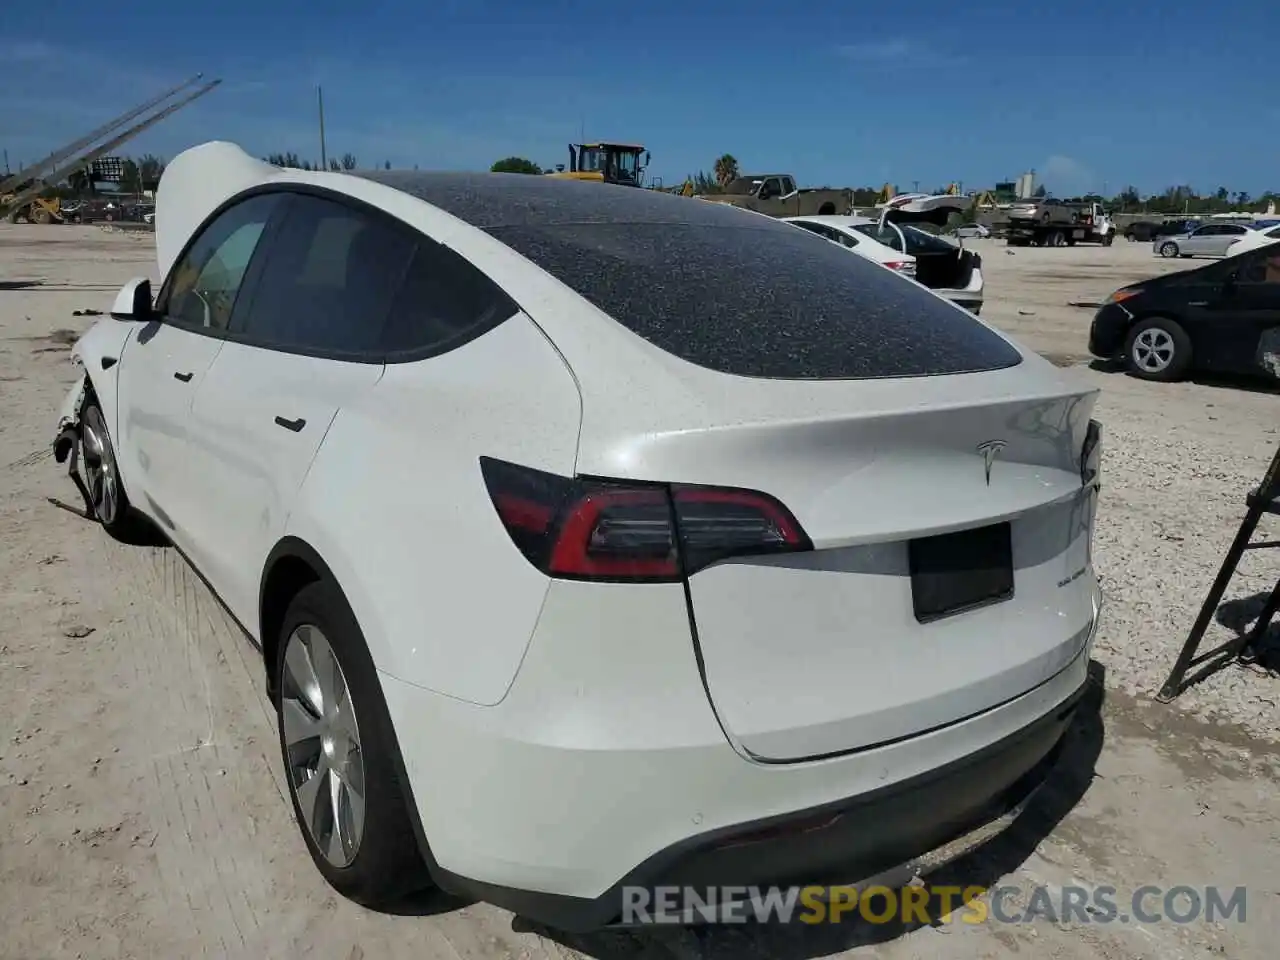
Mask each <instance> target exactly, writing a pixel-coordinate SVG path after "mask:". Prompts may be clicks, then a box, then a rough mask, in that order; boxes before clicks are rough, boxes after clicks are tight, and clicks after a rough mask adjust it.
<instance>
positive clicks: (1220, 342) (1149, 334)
mask: <svg viewBox="0 0 1280 960" xmlns="http://www.w3.org/2000/svg"><path fill="white" fill-rule="evenodd" d="M1089 352H1090V353H1092V354H1093V355H1094V356H1095V357H1100V358H1102V359H1105V360H1118V359H1123V360H1124V362H1125V364H1126V366H1128V368H1129V369H1130V370H1131V371H1132V372H1133V373H1134V374H1135V375H1137V376H1139V377H1143V378H1144V379H1147V380H1178V379H1181V378H1182V377H1184V376H1186V375H1187V374H1188V373H1189V372H1191V371H1193V370H1203V371H1206V372H1217V373H1239V374H1253V375H1266V376H1271V377H1278V376H1280V243H1273V244H1269V245H1268V246H1265V247H1258V248H1257V249H1254V250H1250V251H1248V252H1246V253H1241V254H1237V255H1236V256H1234V257H1228V258H1226V259H1225V260H1219V261H1216V262H1214V263H1209V264H1206V265H1205V266H1203V267H1198V268H1196V269H1194V270H1185V271H1182V272H1180V273H1171V274H1166V275H1165V276H1162V277H1156V278H1154V279H1152V280H1143V281H1141V282H1140V283H1135V284H1131V285H1129V286H1127V287H1121V288H1120V289H1119V290H1117V291H1116V292H1115V293H1113V294H1111V296H1110V297H1108V298H1107V299H1106V302H1105V303H1103V305H1102V308H1101V309H1100V310H1099V311H1098V313H1097V315H1096V316H1094V318H1093V325H1092V326H1091V327H1090V328H1089Z"/></svg>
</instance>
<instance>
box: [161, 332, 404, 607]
mask: <svg viewBox="0 0 1280 960" xmlns="http://www.w3.org/2000/svg"><path fill="white" fill-rule="evenodd" d="M382 371H383V367H382V365H381V364H372V363H343V362H340V361H336V360H322V359H319V358H317V357H306V356H299V355H296V354H288V353H281V352H279V351H274V350H264V349H261V348H259V347H252V346H247V345H245V344H240V343H235V342H227V343H226V345H225V346H224V347H223V348H222V350H221V352H220V353H219V354H218V357H217V359H216V360H215V361H214V363H213V365H212V367H211V368H210V370H209V371H208V373H207V374H206V375H205V377H204V378H203V379H202V382H201V384H200V387H199V388H198V390H197V391H196V393H195V397H194V404H193V405H192V406H191V408H190V409H189V411H188V413H187V415H186V423H185V425H184V427H185V428H184V429H183V430H182V433H183V435H185V436H186V437H187V441H186V443H185V444H184V445H183V448H182V453H183V457H182V460H181V464H180V467H179V470H178V473H179V475H180V476H181V478H182V487H183V492H184V495H183V496H182V498H181V500H180V501H179V502H178V503H176V504H175V505H174V507H173V508H172V510H170V511H169V512H170V515H171V517H172V519H173V521H174V524H175V525H176V526H177V528H178V530H179V531H180V533H179V536H180V538H181V540H182V546H183V547H184V549H186V551H187V552H188V554H189V555H190V556H191V558H192V559H193V560H194V561H195V563H196V565H197V566H198V567H200V568H201V570H203V571H205V573H206V575H207V576H208V577H209V579H210V580H212V581H213V582H214V583H217V584H218V585H219V594H220V595H221V596H222V599H223V601H224V602H225V603H226V604H227V606H228V607H229V608H230V609H231V612H232V613H233V614H234V615H235V616H236V618H237V619H238V620H240V622H242V623H253V622H255V621H256V620H257V617H258V601H259V589H260V587H261V584H262V570H263V567H264V565H265V564H266V561H267V556H268V554H270V552H271V549H272V548H273V547H274V546H275V545H276V542H277V541H278V540H279V539H280V538H281V537H282V536H284V531H285V524H286V522H287V520H288V517H289V513H290V510H291V509H292V506H293V503H294V501H295V499H296V497H297V494H298V490H299V489H300V488H301V486H302V482H303V480H304V479H305V477H306V475H307V471H308V470H309V469H310V467H311V461H312V460H313V459H314V457H315V455H316V451H317V450H319V449H320V444H321V442H322V441H323V439H324V437H325V433H326V432H327V431H328V430H329V425H330V424H331V423H332V422H333V418H334V417H335V416H337V413H338V410H339V409H341V408H342V407H344V406H346V405H348V404H350V403H352V402H355V401H358V400H359V398H360V397H361V396H362V395H363V394H364V393H365V392H367V391H368V390H370V389H371V388H372V387H373V386H374V385H375V384H376V383H377V382H378V380H379V379H380V378H381V376H382ZM276 417H280V418H282V419H284V420H289V421H297V420H302V421H304V424H303V426H302V428H301V429H300V430H298V431H296V432H295V431H293V430H290V429H288V428H286V427H284V426H282V425H280V424H278V423H277V422H276V419H275V418H276ZM370 466H371V464H368V463H353V464H352V467H353V468H355V469H357V470H359V472H360V473H361V474H362V475H363V474H364V473H365V472H366V471H367V470H368V469H369V468H370ZM339 503H341V502H339ZM350 506H352V507H355V508H356V509H359V508H360V503H359V501H356V502H355V503H351V504H350ZM166 509H169V508H167V507H166ZM179 509H181V510H182V512H181V513H178V512H177V511H178V510H179ZM335 509H341V507H340V506H339V505H338V504H335ZM246 561H248V562H246Z"/></svg>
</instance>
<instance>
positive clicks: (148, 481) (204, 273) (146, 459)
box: [116, 196, 279, 545]
mask: <svg viewBox="0 0 1280 960" xmlns="http://www.w3.org/2000/svg"><path fill="white" fill-rule="evenodd" d="M278 208H279V203H278V198H275V197H266V196H259V197H254V198H251V199H249V200H246V201H244V202H241V203H239V204H236V205H235V206H232V207H229V208H228V209H227V210H225V211H224V212H223V213H221V214H219V215H218V216H217V217H216V218H215V219H214V220H213V221H212V222H210V223H209V224H208V225H207V226H206V227H205V228H204V229H203V230H202V231H200V232H199V233H198V234H197V235H196V237H195V238H194V240H193V241H192V243H191V244H190V245H189V246H188V248H187V249H186V250H185V251H184V252H183V254H182V256H181V257H179V258H178V260H177V262H176V264H175V265H174V268H173V270H172V271H171V272H170V274H169V276H168V278H167V279H166V281H165V283H164V285H163V286H162V287H161V290H160V294H159V296H158V297H157V298H156V312H157V314H158V316H159V320H158V321H156V322H153V323H149V324H147V325H145V326H143V327H140V328H139V329H138V330H137V331H136V332H135V333H134V335H133V340H132V342H131V343H130V344H129V347H128V349H127V350H125V351H124V353H123V354H122V357H121V363H120V379H119V384H120V385H119V391H118V395H117V404H118V406H117V415H118V425H117V428H116V429H117V433H118V434H119V436H118V437H116V448H117V456H118V457H119V458H120V460H121V469H122V471H123V473H124V476H125V478H126V481H127V482H128V483H129V485H130V491H129V492H130V493H131V494H132V495H133V496H134V498H135V499H137V500H138V501H139V506H140V507H141V508H142V509H144V510H146V511H147V512H148V513H150V514H151V515H153V516H154V517H155V518H156V519H157V520H158V521H159V522H160V524H161V525H162V526H163V527H165V528H166V530H167V532H168V533H169V534H170V535H171V536H173V537H175V538H176V539H177V540H178V541H179V542H181V543H183V544H184V545H185V544H186V543H187V541H188V539H189V535H190V530H189V529H188V527H187V523H188V521H190V520H192V519H193V518H194V516H195V515H196V514H197V513H198V512H199V509H198V507H199V505H198V504H196V503H194V502H193V501H192V500H191V499H190V490H189V488H188V487H187V486H186V484H185V482H184V479H183V474H184V467H185V464H186V462H187V457H188V455H189V451H188V440H189V423H188V414H189V412H190V409H191V403H192V400H193V398H194V397H195V394H196V391H197V390H198V389H199V388H200V386H201V385H202V384H203V383H204V378H205V376H206V374H207V373H208V371H209V368H210V366H211V365H212V364H213V361H214V358H215V357H216V356H217V355H218V353H219V352H220V351H221V349H222V346H223V343H224V339H223V338H224V337H225V335H226V333H227V329H228V327H229V326H230V323H231V317H232V311H233V310H234V309H235V305H236V302H237V298H238V295H239V292H240V288H241V285H242V282H243V280H244V278H245V275H246V271H247V270H248V268H249V264H250V261H251V259H252V257H253V255H254V251H255V250H256V248H257V245H258V242H259V239H260V238H261V237H262V235H263V232H264V230H265V229H266V228H267V224H268V221H269V220H270V218H271V217H272V215H273V214H274V213H275V212H276V211H277V210H278Z"/></svg>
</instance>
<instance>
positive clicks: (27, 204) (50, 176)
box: [0, 74, 222, 223]
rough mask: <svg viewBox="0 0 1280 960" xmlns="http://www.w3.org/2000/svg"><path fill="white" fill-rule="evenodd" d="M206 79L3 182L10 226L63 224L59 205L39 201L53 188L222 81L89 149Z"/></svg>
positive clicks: (2, 204) (0, 200) (0, 190)
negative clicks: (24, 221) (20, 222)
mask: <svg viewBox="0 0 1280 960" xmlns="http://www.w3.org/2000/svg"><path fill="white" fill-rule="evenodd" d="M202 77H203V74H196V76H194V77H192V78H191V79H190V80H188V81H187V82H186V83H183V84H179V85H178V86H176V87H174V88H173V89H171V90H167V91H165V92H164V93H163V94H161V95H160V96H158V97H153V98H152V99H151V100H148V101H147V102H146V103H143V104H142V105H141V106H138V107H135V108H133V109H132V110H130V111H128V112H126V113H123V114H121V115H120V116H118V117H116V118H115V119H114V120H112V121H111V122H110V123H106V124H104V125H103V126H101V127H99V128H98V129H96V130H94V131H93V132H92V133H90V134H88V135H87V136H84V137H81V138H80V139H79V140H76V141H75V142H74V143H71V144H68V145H67V146H65V147H62V148H61V149H59V150H56V151H54V152H53V153H51V154H49V156H48V157H46V158H45V159H44V160H41V161H40V162H38V163H35V164H32V165H31V166H29V167H27V168H25V169H23V170H20V171H19V172H18V173H16V174H14V175H13V176H12V177H8V178H6V179H5V180H4V181H3V182H0V208H4V209H6V210H7V218H8V219H9V220H10V222H12V221H14V220H17V219H19V218H22V217H24V216H25V217H26V219H29V220H35V221H39V222H46V223H47V222H50V221H53V220H60V219H61V215H60V214H59V211H58V208H57V205H56V204H53V203H50V202H43V201H40V200H39V199H38V197H39V194H40V193H42V192H43V191H44V190H46V189H48V188H49V187H50V186H52V185H55V184H58V183H61V182H62V181H63V180H66V179H67V178H68V177H70V176H71V175H72V174H74V173H77V172H79V171H80V170H83V169H85V168H86V167H88V166H90V165H91V164H92V163H93V162H94V161H95V160H97V159H99V158H100V157H103V156H105V155H106V154H108V153H110V152H111V151H112V150H115V149H116V148H118V147H119V146H121V145H122V144H124V143H126V142H128V141H129V140H132V139H133V138H134V137H136V136H137V135H138V134H140V133H141V132H142V131H144V130H146V129H147V128H148V127H151V126H153V125H155V124H157V123H159V122H160V121H161V120H163V119H164V118H165V117H168V116H171V115H172V114H174V113H176V112H178V111H179V110H181V109H182V108H183V107H185V106H187V105H189V104H190V103H192V102H193V101H195V100H198V99H199V98H200V97H203V96H204V95H205V94H206V93H208V92H209V91H211V90H213V89H214V88H215V87H217V86H218V84H220V83H222V81H221V80H210V81H208V82H206V83H204V84H203V85H201V86H199V87H197V88H196V89H195V90H194V91H192V92H191V93H189V94H187V95H186V96H185V97H183V98H182V99H180V100H177V101H175V102H173V103H170V104H169V105H168V106H167V107H165V108H164V109H163V110H161V111H159V112H158V113H153V114H151V116H149V117H147V118H146V119H145V120H143V121H142V122H140V123H136V124H134V125H133V126H132V127H129V128H128V129H126V130H125V131H124V132H123V133H119V134H117V135H116V136H114V137H112V138H111V139H110V140H108V141H107V142H106V143H103V144H100V145H99V146H97V147H94V148H93V149H90V150H88V151H87V152H86V148H87V147H90V146H91V145H92V144H93V143H95V142H96V141H97V140H99V139H101V138H102V137H103V136H105V135H106V134H108V133H111V132H113V131H115V130H118V129H119V128H120V127H121V126H123V125H124V124H126V123H128V122H129V121H130V120H134V119H136V118H137V117H139V116H141V115H142V114H144V113H146V112H147V111H149V110H153V109H154V108H155V107H157V106H159V105H160V104H162V103H164V102H165V101H166V100H168V99H170V98H171V97H172V96H173V95H174V94H176V93H180V92H182V91H183V90H186V89H188V88H190V87H191V86H192V85H193V84H194V83H196V82H198V81H199V80H200V79H201V78H202ZM50 168H52V169H50ZM23 184H26V186H25V187H24V186H23ZM15 187H16V188H18V189H17V192H15V193H12V194H7V195H6V191H8V190H10V189H13V188H15ZM32 201H35V202H32ZM37 207H38V209H37Z"/></svg>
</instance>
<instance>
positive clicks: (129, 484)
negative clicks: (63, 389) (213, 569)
mask: <svg viewBox="0 0 1280 960" xmlns="http://www.w3.org/2000/svg"><path fill="white" fill-rule="evenodd" d="M131 326H132V328H133V334H134V335H133V336H132V337H131V338H130V340H129V343H128V345H127V346H126V349H125V352H124V355H123V356H122V357H121V361H120V368H121V371H122V375H121V376H120V378H119V386H118V389H117V393H116V416H117V421H118V426H117V428H116V431H115V433H114V434H113V437H114V438H115V443H116V448H117V454H116V460H117V462H118V464H119V467H120V473H121V475H122V476H123V477H124V482H125V488H126V489H127V490H129V491H131V494H130V495H131V497H132V499H133V501H134V505H135V506H137V507H138V508H139V509H140V510H142V511H143V512H145V513H147V514H148V515H149V516H151V517H152V518H153V519H155V520H157V521H158V522H159V523H160V526H161V527H162V528H164V529H165V531H166V532H168V533H170V534H171V535H173V536H175V537H176V538H177V539H179V540H181V541H183V542H186V540H187V539H188V538H187V535H186V533H185V531H184V529H183V527H182V526H181V524H182V522H183V521H182V519H178V518H187V517H192V516H195V515H198V514H199V513H200V512H201V511H203V510H204V509H205V506H204V504H202V503H201V502H200V501H199V499H197V498H196V497H195V496H194V495H193V492H192V491H191V490H190V489H189V488H188V487H187V486H186V485H185V483H184V480H185V473H186V462H187V458H188V457H189V455H190V454H189V442H190V439H191V437H190V434H189V432H188V430H189V427H188V413H189V412H190V409H191V403H192V401H193V400H194V399H195V395H196V392H197V391H198V390H199V389H200V386H201V384H202V383H204V378H205V376H206V375H207V374H208V372H209V368H210V367H212V366H213V361H214V358H216V357H217V356H218V353H219V351H221V350H222V348H223V344H224V343H225V341H223V340H220V339H216V338H214V337H205V336H201V335H199V334H196V333H191V332H189V331H187V330H183V329H180V328H178V327H174V326H170V325H168V324H163V323H152V324H145V325H143V324H139V323H134V324H132V325H131ZM123 371H127V372H123ZM188 375H189V376H190V380H188V381H186V382H184V381H182V380H180V379H178V378H179V376H183V377H185V376H188Z"/></svg>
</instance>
